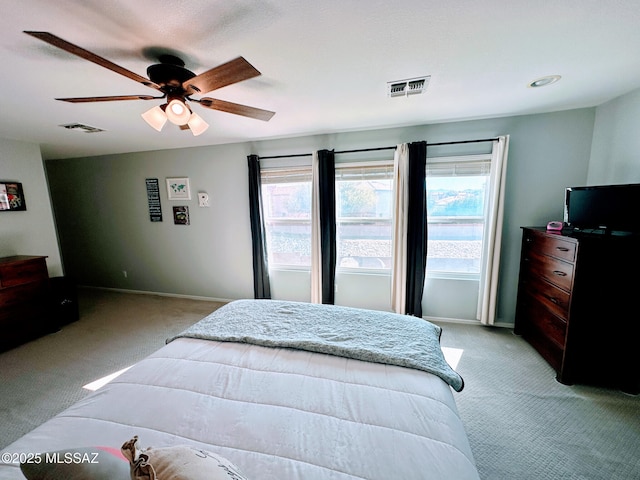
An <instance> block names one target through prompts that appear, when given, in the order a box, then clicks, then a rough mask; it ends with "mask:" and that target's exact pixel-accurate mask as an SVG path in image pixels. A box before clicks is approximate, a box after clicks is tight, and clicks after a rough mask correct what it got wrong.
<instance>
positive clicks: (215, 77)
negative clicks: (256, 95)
mask: <svg viewBox="0 0 640 480" xmlns="http://www.w3.org/2000/svg"><path fill="white" fill-rule="evenodd" d="M258 75H261V73H260V72H259V71H258V70H256V69H255V67H254V66H253V65H251V64H250V63H249V62H247V61H246V60H245V59H244V58H243V57H238V58H236V59H235V60H231V61H229V62H227V63H223V64H222V65H219V66H217V67H214V68H212V69H210V70H207V71H206V72H204V73H201V74H200V75H196V76H195V77H193V78H190V79H189V80H187V81H185V82H184V83H183V84H182V88H184V89H185V90H186V92H187V95H192V94H194V93H207V92H211V91H212V90H217V89H218V88H222V87H225V86H227V85H231V84H232V83H237V82H241V81H243V80H247V79H249V78H253V77H257V76H258Z"/></svg>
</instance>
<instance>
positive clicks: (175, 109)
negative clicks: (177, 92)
mask: <svg viewBox="0 0 640 480" xmlns="http://www.w3.org/2000/svg"><path fill="white" fill-rule="evenodd" d="M165 113H166V115H167V118H168V119H169V121H170V122H171V123H174V124H176V125H186V124H187V123H189V119H190V118H191V110H189V107H187V106H186V105H185V103H184V102H183V101H182V100H179V99H177V98H174V99H173V100H171V101H170V102H169V104H168V105H167V109H166V110H165Z"/></svg>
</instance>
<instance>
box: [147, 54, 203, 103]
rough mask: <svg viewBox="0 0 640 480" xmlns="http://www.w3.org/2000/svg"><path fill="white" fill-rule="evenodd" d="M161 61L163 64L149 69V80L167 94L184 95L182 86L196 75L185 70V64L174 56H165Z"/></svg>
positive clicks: (157, 64) (151, 66)
mask: <svg viewBox="0 0 640 480" xmlns="http://www.w3.org/2000/svg"><path fill="white" fill-rule="evenodd" d="M160 61H161V62H162V63H156V64H154V65H150V66H149V67H148V68H147V76H148V77H149V80H151V81H152V82H154V83H156V84H157V85H160V87H161V90H162V91H163V92H164V93H166V94H169V93H174V94H183V93H184V89H183V88H182V84H183V83H184V82H186V81H187V80H189V79H191V78H193V77H195V76H196V74H195V73H193V72H192V71H190V70H187V69H186V68H184V62H183V61H182V60H180V59H179V58H178V57H174V56H173V55H163V56H162V57H160Z"/></svg>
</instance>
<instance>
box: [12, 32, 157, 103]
mask: <svg viewBox="0 0 640 480" xmlns="http://www.w3.org/2000/svg"><path fill="white" fill-rule="evenodd" d="M24 33H26V34H27V35H31V36H32V37H35V38H37V39H39V40H42V41H43V42H47V43H48V44H50V45H53V46H54V47H58V48H61V49H62V50H64V51H66V52H69V53H72V54H74V55H77V56H78V57H80V58H84V59H85V60H89V61H90V62H93V63H96V64H98V65H100V66H101V67H104V68H107V69H109V70H111V71H113V72H116V73H119V74H120V75H124V76H125V77H127V78H129V79H131V80H133V81H135V82H138V83H141V84H142V85H144V86H146V87H151V88H155V89H156V90H160V86H159V85H157V84H155V83H153V82H152V81H151V80H149V79H148V78H146V77H143V76H141V75H138V74H137V73H134V72H132V71H131V70H127V69H126V68H124V67H121V66H120V65H116V64H115V63H113V62H111V61H109V60H107V59H105V58H102V57H100V56H98V55H96V54H95V53H92V52H90V51H89V50H85V49H84V48H81V47H78V46H77V45H74V44H72V43H69V42H67V41H66V40H63V39H62V38H60V37H57V36H55V35H53V34H52V33H49V32H32V31H26V30H25V32H24Z"/></svg>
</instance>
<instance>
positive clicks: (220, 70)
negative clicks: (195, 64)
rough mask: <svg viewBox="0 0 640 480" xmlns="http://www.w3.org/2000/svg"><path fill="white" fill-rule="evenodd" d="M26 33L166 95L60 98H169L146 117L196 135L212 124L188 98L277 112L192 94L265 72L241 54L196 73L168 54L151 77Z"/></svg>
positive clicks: (252, 114) (261, 114)
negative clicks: (256, 67)
mask: <svg viewBox="0 0 640 480" xmlns="http://www.w3.org/2000/svg"><path fill="white" fill-rule="evenodd" d="M24 33H26V34H28V35H31V36H32V37H35V38H37V39H39V40H42V41H44V42H47V43H49V44H51V45H53V46H54V47H58V48H61V49H62V50H65V51H66V52H69V53H72V54H73V55H77V56H79V57H80V58H83V59H85V60H89V61H90V62H93V63H96V64H98V65H100V66H102V67H104V68H107V69H109V70H111V71H113V72H116V73H119V74H120V75H123V76H125V77H127V78H130V79H131V80H134V81H135V82H138V83H141V84H142V85H144V86H145V87H149V88H153V89H155V90H157V91H159V92H160V93H162V96H159V97H157V96H152V95H117V96H106V97H77V98H56V100H61V101H64V102H71V103H86V102H111V101H120V100H158V99H165V98H166V103H164V104H163V105H158V106H156V107H153V108H152V109H150V110H148V111H147V112H145V113H143V114H142V118H144V120H145V121H146V122H147V123H148V124H149V125H150V126H152V127H153V128H155V129H156V130H158V131H160V130H162V127H163V126H164V124H165V123H166V121H167V120H169V121H170V122H172V123H174V124H176V125H179V126H180V128H181V129H183V130H191V132H192V133H193V134H194V135H200V134H201V133H202V132H204V131H205V130H206V129H207V128H208V127H209V125H208V124H207V123H206V122H205V121H204V120H203V119H202V118H201V117H200V116H199V115H198V114H196V113H195V112H192V111H191V108H189V106H188V104H187V101H190V102H197V103H199V104H200V105H202V106H203V107H205V108H210V109H212V110H219V111H222V112H227V113H233V114H236V115H242V116H244V117H249V118H255V119H258V120H263V121H269V120H270V119H271V117H273V115H274V114H275V112H271V111H269V110H262V109H260V108H255V107H249V106H246V105H240V104H238V103H233V102H227V101H225V100H218V99H216V98H210V97H203V98H200V99H196V98H192V95H200V94H204V93H208V92H211V91H213V90H217V89H218V88H222V87H225V86H227V85H231V84H234V83H237V82H241V81H243V80H247V79H249V78H253V77H257V76H258V75H261V73H260V72H259V71H258V70H256V69H255V68H254V67H253V65H251V64H250V63H249V62H247V61H246V60H245V59H244V58H243V57H238V58H236V59H235V60H231V61H229V62H227V63H224V64H222V65H219V66H217V67H214V68H211V69H210V70H207V71H206V72H204V73H201V74H199V75H196V74H195V73H193V72H191V71H189V70H187V69H186V68H185V67H184V62H183V61H182V60H181V59H180V58H178V57H177V56H175V55H170V54H164V55H160V56H159V58H158V61H159V62H160V63H157V64H154V65H150V66H149V67H148V68H147V75H148V77H149V78H145V77H142V76H140V75H138V74H136V73H134V72H132V71H130V70H127V69H126V68H123V67H121V66H119V65H116V64H115V63H113V62H111V61H109V60H107V59H105V58H102V57H100V56H98V55H96V54H95V53H92V52H90V51H88V50H85V49H84V48H81V47H78V46H77V45H74V44H72V43H69V42H67V41H66V40H63V39H62V38H60V37H57V36H56V35H53V34H51V33H49V32H33V31H25V32H24Z"/></svg>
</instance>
